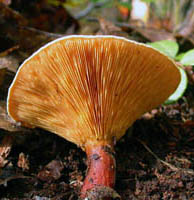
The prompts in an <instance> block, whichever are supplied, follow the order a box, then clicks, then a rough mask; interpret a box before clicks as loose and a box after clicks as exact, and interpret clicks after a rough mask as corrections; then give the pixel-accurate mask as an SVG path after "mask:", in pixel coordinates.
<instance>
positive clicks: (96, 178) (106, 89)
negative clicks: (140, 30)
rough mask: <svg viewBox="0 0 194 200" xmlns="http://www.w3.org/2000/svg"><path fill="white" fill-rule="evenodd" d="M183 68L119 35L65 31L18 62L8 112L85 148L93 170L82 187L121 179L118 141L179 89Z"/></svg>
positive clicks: (87, 189)
mask: <svg viewBox="0 0 194 200" xmlns="http://www.w3.org/2000/svg"><path fill="white" fill-rule="evenodd" d="M179 82H180V72H179V69H178V68H177V66H176V64H175V63H174V62H173V61H172V60H171V59H169V58H168V57H167V56H165V55H163V54H162V53H160V52H159V51H157V50H155V49H153V48H151V47H149V46H146V45H144V44H141V43H137V42H134V41H130V40H127V39H125V38H122V37H117V36H80V35H79V36H78V35H77V36H76V35H75V36H67V37H62V38H60V39H57V40H55V41H52V42H50V43H49V44H47V45H45V46H43V47H42V48H41V49H39V50H38V51H37V52H35V53H34V54H33V55H32V56H31V57H30V58H28V59H27V60H26V61H24V63H23V64H22V65H21V66H20V68H19V70H18V72H17V74H16V76H15V79H14V81H13V83H12V84H11V86H10V88H9V94H8V99H7V109H8V114H9V115H10V117H11V118H12V119H13V120H15V121H16V122H20V123H21V124H22V125H23V126H26V127H31V128H33V127H41V128H43V129H46V130H48V131H50V132H53V133H55V134H57V135H59V136H61V137H63V138H65V139H66V140H68V141H70V142H73V143H75V144H77V145H78V146H80V147H81V148H82V150H83V151H85V152H86V154H87V159H88V171H87V175H86V178H85V180H84V183H83V187H82V190H81V198H83V199H84V198H86V199H87V196H88V194H89V192H90V191H92V190H95V189H96V188H113V187H114V184H115V168H116V164H115V158H114V155H115V153H114V145H115V142H116V141H118V140H119V139H120V138H121V137H122V136H123V135H124V134H125V132H126V130H127V129H128V128H129V127H130V126H131V125H132V124H133V122H134V121H136V120H137V119H138V118H139V117H141V115H142V114H144V113H145V112H147V111H150V110H151V109H153V108H155V107H157V106H159V105H160V104H161V103H163V102H164V101H165V100H166V99H167V98H168V97H169V96H170V95H171V94H172V93H173V92H174V91H175V90H176V88H177V86H178V84H179Z"/></svg>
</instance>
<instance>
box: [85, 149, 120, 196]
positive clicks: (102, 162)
mask: <svg viewBox="0 0 194 200" xmlns="http://www.w3.org/2000/svg"><path fill="white" fill-rule="evenodd" d="M86 154H87V159H88V171H87V176H86V178H85V180H84V184H83V187H82V190H81V198H85V197H87V192H88V191H90V190H91V189H95V187H99V186H102V187H110V188H113V187H114V184H115V169H116V162H115V158H114V151H113V148H111V147H109V146H107V145H106V146H105V145H101V146H89V147H86Z"/></svg>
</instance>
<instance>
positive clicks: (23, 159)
mask: <svg viewBox="0 0 194 200" xmlns="http://www.w3.org/2000/svg"><path fill="white" fill-rule="evenodd" d="M17 165H18V167H20V168H22V170H23V171H27V170H29V160H28V156H25V154H24V153H23V152H21V153H20V154H19V158H18V163H17Z"/></svg>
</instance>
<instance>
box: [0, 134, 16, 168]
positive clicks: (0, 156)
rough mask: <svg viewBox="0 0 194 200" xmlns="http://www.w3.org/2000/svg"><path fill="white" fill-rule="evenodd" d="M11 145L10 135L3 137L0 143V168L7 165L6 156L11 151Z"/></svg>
mask: <svg viewBox="0 0 194 200" xmlns="http://www.w3.org/2000/svg"><path fill="white" fill-rule="evenodd" d="M12 143H13V137H12V136H10V135H5V136H4V137H3V140H2V141H1V143H0V168H2V167H4V166H5V165H6V164H7V162H8V161H7V160H6V158H7V156H8V155H9V153H10V151H11V146H12Z"/></svg>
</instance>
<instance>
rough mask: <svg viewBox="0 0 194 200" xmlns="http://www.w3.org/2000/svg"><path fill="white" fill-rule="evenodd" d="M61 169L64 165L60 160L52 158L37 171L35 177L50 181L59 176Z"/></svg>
mask: <svg viewBox="0 0 194 200" xmlns="http://www.w3.org/2000/svg"><path fill="white" fill-rule="evenodd" d="M63 169H64V165H63V163H62V162H61V161H60V160H52V161H51V162H50V163H49V164H48V165H46V166H45V167H44V168H43V169H42V170H41V171H40V172H39V173H38V175H37V177H38V178H39V179H40V180H42V181H47V182H52V181H54V180H57V179H59V178H60V177H61V171H62V170H63Z"/></svg>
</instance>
